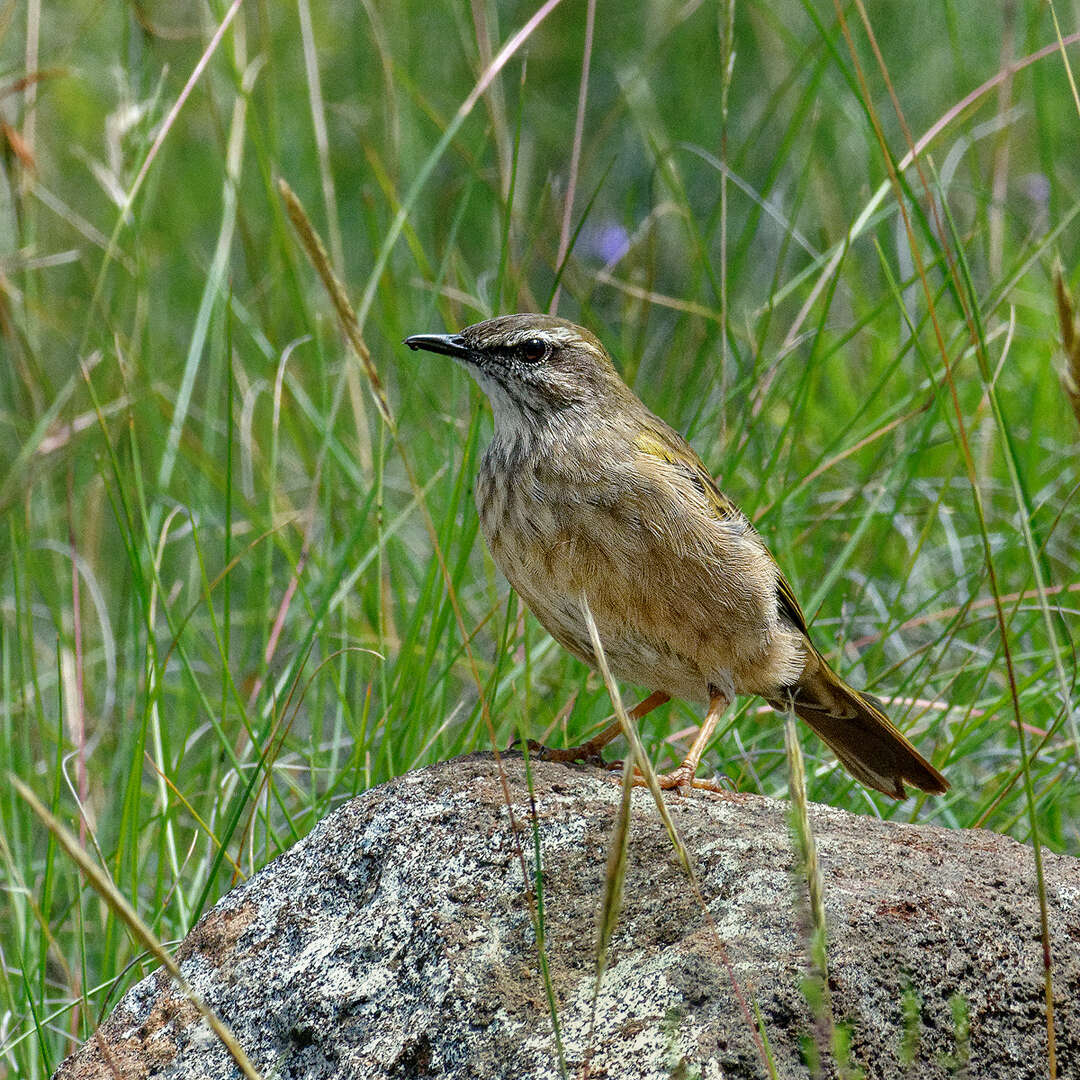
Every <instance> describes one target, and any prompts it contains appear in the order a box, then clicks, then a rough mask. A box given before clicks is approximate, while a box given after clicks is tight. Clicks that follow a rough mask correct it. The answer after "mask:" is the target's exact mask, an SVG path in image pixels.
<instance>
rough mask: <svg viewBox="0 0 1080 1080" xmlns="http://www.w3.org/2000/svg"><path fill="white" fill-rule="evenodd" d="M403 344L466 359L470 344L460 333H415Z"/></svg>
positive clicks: (411, 347)
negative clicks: (466, 342)
mask: <svg viewBox="0 0 1080 1080" xmlns="http://www.w3.org/2000/svg"><path fill="white" fill-rule="evenodd" d="M403 344H405V345H408V346H409V348H410V349H414V350H415V349H424V350H425V351H426V352H433V353H442V354H443V356H454V357H457V358H458V359H459V360H465V359H467V358H468V356H469V346H468V345H466V344H465V339H464V338H463V337H462V336H461V335H460V334H413V336H412V337H407V338H406V339H405V341H404V342H403Z"/></svg>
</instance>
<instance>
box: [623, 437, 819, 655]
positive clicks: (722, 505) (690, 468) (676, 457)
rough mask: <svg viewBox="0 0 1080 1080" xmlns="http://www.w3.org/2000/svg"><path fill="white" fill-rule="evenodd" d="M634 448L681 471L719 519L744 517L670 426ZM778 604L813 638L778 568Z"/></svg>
mask: <svg viewBox="0 0 1080 1080" xmlns="http://www.w3.org/2000/svg"><path fill="white" fill-rule="evenodd" d="M634 446H635V448H636V449H637V450H638V452H639V453H642V454H645V455H646V456H648V457H651V458H655V459H657V460H658V461H663V462H665V463H666V464H668V465H670V466H673V467H674V468H675V469H678V470H679V472H681V473H682V474H683V475H684V476H685V477H686V478H687V479H688V480H689V481H690V482H691V483H692V484H693V485H694V487H696V488H697V489H698V491H699V492H701V494H702V496H703V497H704V498H705V501H706V503H707V504H708V506H709V508H710V510H711V511H712V513H713V514H715V515H716V517H717V518H719V519H721V520H723V519H730V518H734V517H741V516H742V511H741V510H739V508H738V507H737V506H736V505H735V504H734V503H733V502H732V501H731V500H730V499H729V498H728V497H727V496H726V495H725V494H724V493H723V492H722V491H721V490H720V489H719V488H718V487H717V486H716V481H715V480H714V479H713V478H712V475H711V474H710V473H709V470H708V469H707V468H706V467H705V463H704V462H703V461H702V460H701V458H699V457H698V456H697V454H695V453H694V451H693V449H692V448H691V447H690V445H689V443H687V442H685V441H684V440H683V439H682V437H681V436H680V435H678V433H677V432H675V431H674V430H672V429H668V428H666V425H665V427H664V428H658V429H656V430H650V429H649V428H644V429H643V430H642V431H641V433H640V434H639V435H638V436H637V438H635V440H634ZM761 546H762V548H763V549H764V550H765V552H766V554H768V556H769V558H770V559H771V560H772V561H773V564H774V565H775V563H776V560H775V559H773V558H772V553H771V552H769V551H768V549H767V548H766V547H765V544H764V541H762V542H761ZM776 602H777V605H778V606H779V608H780V613H781V615H783V616H784V618H786V619H787V620H788V622H790V623H791V624H792V626H794V627H795V628H796V629H797V630H799V631H800V632H801V633H803V634H805V635H806V637H807V638H809V637H810V631H809V629H808V627H807V625H806V616H805V615H804V614H803V609H802V607H801V606H800V605H799V601H798V600H797V599H796V597H795V592H794V590H793V589H792V588H791V585H790V583H789V582H788V579H787V578H786V577H784V574H783V572H782V571H781V570H780V568H779V567H778V566H777V567H776Z"/></svg>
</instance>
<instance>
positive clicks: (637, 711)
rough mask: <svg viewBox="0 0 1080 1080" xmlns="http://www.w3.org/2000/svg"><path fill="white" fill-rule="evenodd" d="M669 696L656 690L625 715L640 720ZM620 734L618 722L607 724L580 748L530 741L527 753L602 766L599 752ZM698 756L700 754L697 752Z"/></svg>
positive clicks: (543, 759) (548, 759)
mask: <svg viewBox="0 0 1080 1080" xmlns="http://www.w3.org/2000/svg"><path fill="white" fill-rule="evenodd" d="M670 700H671V695H670V694H665V693H664V692H663V691H662V690H657V691H655V692H654V693H652V694H650V695H649V696H648V697H647V698H645V700H644V701H639V702H638V704H637V705H635V706H634V707H633V708H632V709H631V710H630V712H629V713H628V714H627V715H628V716H629V717H630V719H631V720H640V719H641V718H642V717H643V716H646V715H647V714H649V713H651V712H652V711H653V709H655V708H656V707H657V706H659V705H663V704H664V702H665V701H670ZM621 734H622V724H620V723H619V721H618V720H615V722H614V723H612V724H608V726H607V727H606V728H604V730H603V731H601V732H600V734H599V735H594V736H593V737H592V738H591V739H589V741H588V742H583V743H582V744H581V745H580V746H571V747H568V748H567V749H566V750H551V749H549V748H548V747H546V746H544V745H542V744H541V743H538V742H534V741H533V740H532V739H530V740H529V742H528V747H529V753H532V754H536V755H537V756H538V757H539V758H540V760H541V761H590V762H595V763H598V764H603V760H602V759H601V757H600V751H601V750H603V749H604V747H605V746H607V744H608V743H609V742H611V740H612V739H614V738H617V737H618V736H619V735H621ZM698 756H699V757H700V756H701V754H700V752H699V754H698Z"/></svg>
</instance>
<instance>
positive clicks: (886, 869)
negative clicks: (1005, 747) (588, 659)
mask: <svg viewBox="0 0 1080 1080" xmlns="http://www.w3.org/2000/svg"><path fill="white" fill-rule="evenodd" d="M503 766H504V768H505V772H506V778H507V782H508V784H509V791H510V797H511V801H512V806H513V814H514V818H515V820H516V822H517V824H518V826H519V833H518V835H517V837H516V838H515V836H514V834H513V832H512V831H511V829H510V826H509V817H508V812H507V808H506V804H505V802H504V794H503V789H502V786H501V784H500V781H499V774H498V770H497V767H496V765H495V762H494V761H493V759H492V758H491V756H489V755H474V756H470V757H466V758H458V759H456V760H454V761H449V762H446V763H444V764H441V765H436V766H432V767H431V768H428V769H423V770H420V771H418V772H415V773H411V774H409V775H407V776H403V777H401V778H400V779H398V780H394V781H392V782H391V783H388V784H384V785H383V786H381V787H379V788H376V789H374V790H372V791H368V792H366V793H365V794H363V795H361V796H360V797H359V798H356V799H354V800H353V801H352V802H350V803H348V804H347V805H345V806H343V807H341V809H339V810H338V811H336V812H335V813H334V814H332V815H331V816H330V817H328V818H327V819H326V820H325V821H323V822H322V823H321V824H320V825H318V826H317V827H316V828H315V829H314V830H313V831H312V832H311V834H310V835H309V836H307V837H306V838H305V839H304V840H302V841H301V842H300V843H298V844H297V845H296V846H295V847H294V848H292V850H290V851H289V852H287V853H286V854H284V855H282V856H281V857H280V858H279V859H277V860H275V861H274V862H273V863H271V864H270V865H269V866H267V867H266V868H265V869H263V870H262V871H261V872H260V873H259V874H257V875H256V876H255V877H253V878H252V879H251V880H250V881H248V882H246V883H245V884H244V885H242V886H240V887H239V888H237V889H235V890H234V891H233V892H231V893H230V894H229V895H228V896H226V897H225V898H224V899H223V900H222V901H221V902H220V903H218V904H217V906H216V907H214V908H213V910H211V911H210V912H208V913H207V914H206V916H205V917H204V918H203V919H202V920H201V921H200V922H199V923H198V925H197V926H196V927H195V929H194V930H193V931H192V932H191V934H189V935H188V937H187V939H186V940H185V941H184V943H183V945H182V946H181V948H180V950H179V954H178V959H179V961H180V963H181V967H182V969H183V971H184V972H185V974H186V976H187V978H188V979H189V980H190V982H191V983H192V984H193V985H194V986H195V988H196V989H197V990H198V991H199V992H200V993H202V994H203V995H204V997H205V998H206V999H207V1001H208V1002H209V1003H210V1004H211V1006H212V1007H213V1008H214V1009H215V1010H216V1011H217V1012H218V1014H219V1015H220V1016H222V1017H223V1018H224V1019H225V1020H226V1022H227V1023H228V1024H229V1025H231V1027H232V1029H233V1031H234V1032H235V1034H236V1036H237V1037H238V1039H239V1041H240V1043H241V1045H242V1046H243V1047H244V1048H245V1050H246V1051H247V1053H248V1054H249V1056H250V1057H251V1059H252V1061H253V1062H254V1064H255V1066H256V1068H258V1069H260V1070H261V1071H262V1073H263V1075H264V1076H267V1077H270V1076H273V1077H279V1078H282V1080H285V1078H292V1077H304V1078H305V1080H319V1078H323V1077H326V1078H329V1077H342V1078H343V1077H370V1078H384V1077H385V1078H390V1077H400V1078H405V1077H442V1078H447V1080H451V1078H453V1080H457V1078H462V1080H463V1078H466V1077H475V1078H484V1080H492V1078H500V1077H514V1078H525V1077H528V1078H547V1077H557V1076H559V1075H560V1073H559V1063H558V1054H557V1050H556V1040H555V1037H554V1035H553V1030H552V1020H551V1013H550V1011H549V1007H548V1001H547V996H546V992H545V984H544V980H543V978H542V974H541V963H540V957H539V953H538V949H537V944H536V935H535V932H534V923H533V921H532V917H531V915H530V907H529V904H528V903H527V900H526V890H525V888H523V882H522V855H523V857H524V860H525V863H526V864H527V865H528V866H529V867H530V869H529V873H530V876H531V874H532V869H531V867H532V852H533V844H534V833H533V824H532V822H533V821H535V827H536V831H537V833H538V835H539V842H540V847H541V851H542V862H543V883H544V889H543V906H544V927H545V934H546V939H547V941H546V949H547V957H548V962H549V965H550V981H551V987H552V992H553V994H554V997H555V1000H556V1002H557V1013H558V1022H559V1030H560V1034H561V1041H562V1046H563V1048H564V1053H565V1059H566V1064H567V1069H568V1073H569V1075H570V1076H574V1077H578V1076H581V1075H583V1068H582V1066H583V1062H585V1060H586V1058H588V1059H589V1061H590V1067H591V1071H590V1073H589V1075H590V1076H592V1077H617V1078H619V1080H636V1078H654V1077H656V1078H659V1077H664V1078H669V1077H676V1078H687V1080H689V1078H691V1077H701V1078H715V1080H718V1078H720V1077H726V1078H732V1077H764V1076H766V1075H767V1073H766V1069H765V1066H764V1064H763V1062H762V1058H761V1056H760V1051H759V1049H758V1047H757V1044H756V1038H755V1033H754V1030H753V1028H752V1027H751V1025H750V1024H749V1023H748V1021H747V1017H746V1014H745V1013H744V1011H743V1009H742V1007H741V1006H740V1004H739V1001H738V997H737V996H736V993H735V986H736V985H737V987H738V990H739V993H740V994H741V995H742V996H743V998H744V999H745V1001H746V1002H747V1003H748V1006H749V1009H750V1010H751V1013H752V1014H753V1015H754V1016H756V1015H757V1014H758V1013H760V1017H761V1024H762V1026H763V1029H764V1032H765V1035H766V1037H767V1039H768V1045H769V1048H770V1052H771V1054H772V1058H773V1061H774V1062H775V1066H776V1070H777V1074H778V1076H780V1077H781V1078H784V1080H786V1078H788V1077H803V1076H807V1075H809V1073H808V1069H807V1066H806V1064H805V1058H804V1054H805V1053H806V1047H807V1046H808V1045H811V1044H812V1036H813V1032H814V1030H815V1020H814V1013H813V1011H812V1009H811V1006H810V1005H809V1004H808V995H807V993H806V992H804V990H803V989H801V985H802V980H803V979H804V977H805V976H806V973H807V971H808V961H807V959H806V955H807V947H806V942H805V935H804V934H803V933H802V932H801V931H800V916H799V914H798V911H799V905H797V904H796V903H795V897H796V895H798V894H799V893H800V891H801V893H805V883H803V884H802V885H801V886H798V885H797V883H796V880H795V877H794V875H793V873H792V868H793V865H794V862H795V859H794V855H793V846H792V842H791V839H790V834H789V829H788V825H787V812H788V808H787V805H786V804H785V803H782V802H777V801H774V800H770V799H764V798H759V797H757V796H751V795H729V796H716V795H711V794H705V793H694V794H693V795H691V796H690V797H687V798H680V797H678V796H674V795H673V796H670V797H669V799H668V805H669V806H670V808H671V813H672V816H673V817H674V819H675V822H676V825H677V828H678V829H679V831H680V833H681V835H682V837H683V839H684V841H685V843H686V845H687V847H688V848H689V850H690V851H691V853H692V855H693V858H694V860H695V863H696V866H697V867H698V870H699V874H700V878H701V888H702V893H703V895H704V897H705V900H706V903H707V905H708V912H709V915H708V916H707V915H706V914H705V912H703V910H702V908H701V906H700V904H699V903H698V901H697V900H696V899H695V898H694V896H693V895H692V894H691V891H690V889H689V888H688V887H687V883H686V880H685V878H684V877H683V875H682V873H681V871H680V870H679V867H678V863H677V861H676V859H675V856H674V853H673V850H672V847H671V844H670V842H669V841H668V838H667V836H666V834H665V832H664V830H663V828H662V826H661V824H660V821H659V819H658V816H657V811H656V807H655V806H654V804H653V802H652V797H651V796H650V795H649V793H648V792H647V791H641V790H639V791H637V792H635V794H634V796H633V809H632V819H631V840H630V848H629V855H628V860H627V874H626V888H625V902H624V906H623V910H622V913H621V915H620V918H619V922H618V925H617V926H616V929H615V933H614V938H613V941H612V950H611V957H610V963H609V966H608V969H607V972H606V974H605V976H604V980H603V984H602V986H601V989H600V994H599V998H598V1000H597V1002H596V1010H595V1027H592V1026H591V1020H590V1017H591V1003H592V998H593V991H594V985H595V964H594V954H595V940H596V926H597V914H598V908H599V906H600V899H601V896H602V895H603V883H604V875H605V868H606V862H607V858H606V856H607V847H608V838H609V834H610V832H611V827H612V822H613V819H614V815H615V811H616V808H617V804H618V799H619V790H618V788H617V786H616V785H615V784H614V783H612V780H611V777H610V776H609V775H608V774H605V773H603V772H601V771H600V770H596V769H589V768H584V767H567V766H565V765H561V764H546V763H537V762H534V763H533V765H532V770H533V784H534V791H535V808H536V809H535V818H532V817H531V815H530V800H529V796H528V791H527V787H526V779H525V767H524V762H523V761H522V759H521V758H520V757H519V756H517V755H505V756H504V757H503ZM811 822H812V824H813V828H814V833H815V837H816V841H817V846H818V855H819V860H820V863H821V867H822V872H823V875H824V881H825V909H826V914H827V919H828V925H829V942H828V962H829V984H830V996H831V1008H832V1015H833V1016H834V1017H835V1019H836V1021H837V1022H838V1023H839V1024H840V1025H842V1028H843V1030H845V1031H847V1032H848V1034H849V1035H850V1063H851V1065H852V1066H853V1067H857V1068H861V1069H863V1070H864V1071H865V1074H866V1076H867V1077H871V1078H874V1080H888V1078H893V1077H895V1078H901V1077H904V1078H908V1077H919V1078H920V1080H928V1078H935V1077H946V1076H952V1075H970V1076H972V1077H1001V1078H1008V1080H1013V1078H1025V1077H1045V1076H1046V1075H1047V1049H1046V1021H1045V1010H1044V1003H1043V967H1042V949H1041V945H1040V940H1039V915H1038V905H1037V901H1036V893H1035V884H1034V864H1033V859H1032V854H1031V851H1030V850H1029V849H1028V848H1026V847H1024V846H1022V845H1020V844H1018V843H1016V842H1015V841H1013V840H1010V839H1008V838H1006V837H1002V836H998V835H996V834H994V833H989V832H982V831H974V830H972V831H959V830H947V829H940V828H933V827H929V826H914V825H901V824H890V823H886V822H881V821H877V820H875V819H872V818H867V817H860V816H856V815H853V814H849V813H846V812H842V811H839V810H834V809H830V808H828V807H823V806H814V807H812V808H811ZM1045 859H1046V882H1047V899H1048V903H1049V906H1050V926H1051V934H1052V941H1051V946H1052V955H1053V977H1054V994H1055V1022H1056V1031H1057V1053H1058V1070H1059V1071H1058V1075H1059V1076H1061V1077H1066V1076H1080V945H1078V943H1080V865H1078V863H1077V861H1076V860H1073V859H1070V858H1067V857H1064V856H1054V855H1047V856H1046V857H1045ZM529 884H530V886H531V884H532V882H531V880H530V883H529ZM811 996H812V995H811ZM755 1010H756V1011H755ZM965 1015H966V1024H967V1025H968V1027H969V1032H965V1030H964V1027H965V1022H964V1017H965ZM957 1016H959V1017H960V1021H959V1023H958V1021H957V1019H956V1017H957ZM968 1059H969V1060H968ZM905 1061H906V1062H909V1063H910V1064H905ZM114 1070H116V1071H114ZM824 1074H825V1075H836V1068H835V1065H834V1063H833V1062H832V1060H831V1058H830V1057H827V1058H826V1062H825V1066H824ZM56 1075H57V1077H58V1078H63V1080H85V1078H89V1077H102V1078H110V1080H112V1078H113V1077H114V1076H116V1075H120V1076H123V1077H125V1078H139V1077H144V1076H153V1075H168V1076H171V1077H192V1078H196V1077H198V1078H200V1080H202V1078H218V1077H230V1078H232V1077H236V1076H238V1075H239V1072H238V1070H237V1068H236V1066H235V1065H234V1064H233V1062H232V1060H231V1058H229V1057H228V1055H227V1053H226V1051H225V1050H224V1048H223V1046H222V1044H221V1043H220V1042H218V1040H217V1039H216V1038H215V1037H214V1036H213V1035H212V1034H211V1033H210V1031H209V1029H208V1028H207V1027H206V1025H205V1024H204V1023H203V1022H202V1021H200V1020H199V1019H198V1017H197V1014H196V1013H195V1010H194V1008H193V1007H192V1006H191V1004H190V1003H189V1002H187V1001H186V1000H185V999H184V998H183V997H182V996H181V995H180V994H179V992H178V991H177V990H176V989H175V987H174V986H173V985H172V983H171V981H170V980H169V978H168V977H167V975H166V974H165V973H164V972H162V971H159V972H157V973H156V974H154V975H151V976H149V977H148V978H146V979H144V980H143V981H142V982H140V983H139V984H138V985H137V986H135V987H133V988H132V989H131V990H130V991H129V992H128V993H127V995H126V996H125V997H124V998H123V999H122V1001H121V1002H120V1004H119V1005H118V1006H117V1008H116V1010H115V1011H114V1012H113V1014H112V1015H111V1016H110V1017H109V1019H108V1020H107V1021H106V1022H105V1023H104V1024H103V1025H102V1027H101V1029H100V1031H99V1032H98V1034H97V1036H95V1037H94V1038H92V1039H91V1040H90V1041H89V1042H88V1043H87V1044H86V1045H85V1046H83V1047H82V1048H81V1049H80V1050H79V1051H78V1052H77V1053H75V1054H73V1055H72V1056H71V1057H70V1058H68V1059H67V1061H65V1062H64V1064H63V1065H62V1066H61V1067H60V1069H59V1071H58V1072H57V1074H56Z"/></svg>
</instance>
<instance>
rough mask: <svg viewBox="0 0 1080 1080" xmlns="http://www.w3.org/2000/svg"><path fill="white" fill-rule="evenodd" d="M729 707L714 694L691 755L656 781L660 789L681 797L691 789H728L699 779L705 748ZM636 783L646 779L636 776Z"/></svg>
mask: <svg viewBox="0 0 1080 1080" xmlns="http://www.w3.org/2000/svg"><path fill="white" fill-rule="evenodd" d="M727 707H728V699H727V698H726V697H725V696H724V695H723V694H720V693H714V694H713V695H712V697H711V698H710V699H709V711H708V712H707V713H706V714H705V719H704V720H703V721H702V724H701V727H700V728H698V733H697V735H696V736H695V737H694V744H693V746H691V747H690V753H689V754H687V755H686V757H685V758H684V759H683V763H682V764H681V765H680V766H679V767H678V768H677V769H674V770H672V771H671V772H669V773H664V774H663V775H661V776H658V777H657V778H656V779H657V781H658V782H659V784H660V787H661V788H663V789H664V790H665V791H670V790H671V789H672V788H674V789H675V790H676V791H678V792H679V794H680V795H686V794H688V793H689V791H690V789H691V788H704V789H705V790H706V791H716V792H723V791H726V790H727V789H726V788H724V787H722V786H721V785H720V784H718V783H717V782H716V781H715V780H699V779H698V777H697V775H696V774H697V770H698V765H699V764H700V763H701V755H702V754H703V753H705V747H706V746H707V745H708V744H709V740H710V739H711V738H712V735H713V732H714V731H715V730H716V725H717V724H718V723H720V717H722V716H723V715H724V710H725V709H726V708H727ZM634 783H635V784H638V785H643V784H644V783H645V779H644V777H641V776H635V777H634Z"/></svg>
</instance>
